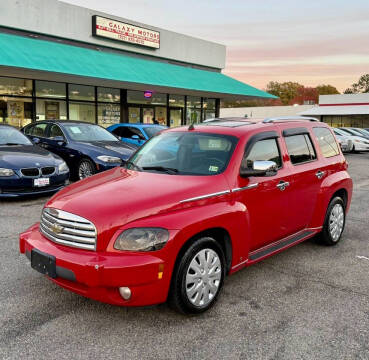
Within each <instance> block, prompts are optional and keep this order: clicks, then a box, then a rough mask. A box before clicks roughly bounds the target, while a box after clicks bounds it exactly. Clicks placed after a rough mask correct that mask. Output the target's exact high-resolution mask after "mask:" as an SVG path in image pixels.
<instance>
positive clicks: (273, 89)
mask: <svg viewBox="0 0 369 360" xmlns="http://www.w3.org/2000/svg"><path fill="white" fill-rule="evenodd" d="M303 87H304V86H303V85H301V84H299V83H296V82H292V81H287V82H283V83H279V82H278V81H270V82H269V83H268V84H267V87H266V91H267V92H268V93H270V94H273V95H275V96H278V97H279V98H280V99H281V101H282V104H283V105H288V104H289V103H290V101H291V100H292V99H293V98H295V97H296V96H297V92H298V89H299V88H303Z"/></svg>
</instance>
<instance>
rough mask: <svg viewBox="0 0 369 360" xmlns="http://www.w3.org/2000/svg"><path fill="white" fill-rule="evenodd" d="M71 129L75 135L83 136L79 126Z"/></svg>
mask: <svg viewBox="0 0 369 360" xmlns="http://www.w3.org/2000/svg"><path fill="white" fill-rule="evenodd" d="M70 129H71V131H72V133H73V134H81V133H82V131H81V129H80V128H79V127H77V126H71V127H70Z"/></svg>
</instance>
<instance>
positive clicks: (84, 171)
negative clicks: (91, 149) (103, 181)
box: [76, 158, 96, 180]
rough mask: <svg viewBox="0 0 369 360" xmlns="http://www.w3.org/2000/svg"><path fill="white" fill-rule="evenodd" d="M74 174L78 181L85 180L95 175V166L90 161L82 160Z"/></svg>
mask: <svg viewBox="0 0 369 360" xmlns="http://www.w3.org/2000/svg"><path fill="white" fill-rule="evenodd" d="M76 173H77V179H78V180H82V179H85V178H87V177H89V176H92V175H93V174H95V173H96V166H95V164H94V163H93V162H92V161H91V160H90V159H88V158H83V159H81V160H80V161H79V163H78V167H77V171H76Z"/></svg>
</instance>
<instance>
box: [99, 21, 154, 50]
mask: <svg viewBox="0 0 369 360" xmlns="http://www.w3.org/2000/svg"><path fill="white" fill-rule="evenodd" d="M92 34H93V35H94V36H100V37H104V38H108V39H113V40H118V41H122V42H128V43H131V44H136V45H141V46H147V47H150V48H154V49H159V48H160V33H159V32H158V31H153V30H150V29H145V28H142V27H139V26H135V25H131V24H126V23H123V22H120V21H115V20H111V19H107V18H104V17H101V16H97V15H95V16H93V17H92Z"/></svg>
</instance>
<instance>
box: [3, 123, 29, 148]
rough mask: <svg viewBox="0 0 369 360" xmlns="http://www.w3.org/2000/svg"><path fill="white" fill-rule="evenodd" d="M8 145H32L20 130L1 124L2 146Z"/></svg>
mask: <svg viewBox="0 0 369 360" xmlns="http://www.w3.org/2000/svg"><path fill="white" fill-rule="evenodd" d="M1 145H6V146H11V145H32V143H31V141H29V140H28V139H27V137H26V136H24V135H23V134H22V133H21V132H20V131H19V130H17V129H13V128H11V127H8V126H0V146H1Z"/></svg>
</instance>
